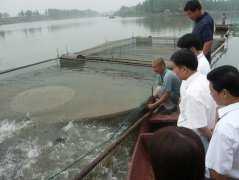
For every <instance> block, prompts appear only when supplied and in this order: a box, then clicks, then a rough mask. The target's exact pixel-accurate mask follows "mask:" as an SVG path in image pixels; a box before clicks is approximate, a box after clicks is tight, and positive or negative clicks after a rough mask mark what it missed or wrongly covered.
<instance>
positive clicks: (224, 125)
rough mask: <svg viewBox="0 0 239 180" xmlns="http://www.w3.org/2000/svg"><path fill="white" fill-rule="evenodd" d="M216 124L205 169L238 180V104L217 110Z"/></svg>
mask: <svg viewBox="0 0 239 180" xmlns="http://www.w3.org/2000/svg"><path fill="white" fill-rule="evenodd" d="M218 114H219V118H220V120H219V122H218V123H217V125H216V127H215V130H214V132H213V135H212V139H211V141H210V144H209V148H208V151H207V154H206V167H207V168H209V169H213V170H215V171H216V172H217V173H219V174H222V175H226V176H229V177H231V178H236V179H239V103H234V104H231V105H228V106H226V107H223V108H221V109H219V111H218Z"/></svg>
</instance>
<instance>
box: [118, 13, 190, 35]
mask: <svg viewBox="0 0 239 180" xmlns="http://www.w3.org/2000/svg"><path fill="white" fill-rule="evenodd" d="M121 22H122V24H123V25H128V24H137V25H138V26H139V27H144V28H146V29H149V30H150V32H158V31H162V30H175V29H176V30H177V31H179V32H180V31H183V30H185V29H188V28H190V27H191V26H192V23H191V22H190V21H189V20H187V19H186V18H185V17H184V16H149V17H145V18H137V19H130V20H127V19H122V21H121ZM182 22H184V23H182Z"/></svg>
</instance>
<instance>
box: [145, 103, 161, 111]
mask: <svg viewBox="0 0 239 180" xmlns="http://www.w3.org/2000/svg"><path fill="white" fill-rule="evenodd" d="M157 106H158V104H157V102H155V103H150V104H148V106H147V107H148V108H149V109H150V110H154V109H155V108H157Z"/></svg>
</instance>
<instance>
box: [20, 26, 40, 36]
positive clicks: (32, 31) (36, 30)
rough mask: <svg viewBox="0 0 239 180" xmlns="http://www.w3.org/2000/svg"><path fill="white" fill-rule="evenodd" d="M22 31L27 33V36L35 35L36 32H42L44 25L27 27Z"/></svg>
mask: <svg viewBox="0 0 239 180" xmlns="http://www.w3.org/2000/svg"><path fill="white" fill-rule="evenodd" d="M22 32H23V33H24V34H25V37H28V36H33V35H36V34H41V33H42V27H37V28H27V29H23V30H22Z"/></svg>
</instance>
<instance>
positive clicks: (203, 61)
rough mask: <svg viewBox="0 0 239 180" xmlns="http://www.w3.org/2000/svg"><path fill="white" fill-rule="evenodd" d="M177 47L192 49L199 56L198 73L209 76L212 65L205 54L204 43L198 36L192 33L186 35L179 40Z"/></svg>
mask: <svg viewBox="0 0 239 180" xmlns="http://www.w3.org/2000/svg"><path fill="white" fill-rule="evenodd" d="M177 46H178V47H179V48H186V49H190V50H191V51H192V52H193V53H194V54H195V55H196V56H197V60H198V68H197V71H198V72H200V73H201V74H204V75H207V74H208V73H209V72H210V70H211V68H210V64H209V62H208V60H207V58H206V56H205V55H204V54H203V51H202V48H203V44H202V41H201V40H200V39H199V38H198V36H196V35H195V34H192V33H189V34H185V35H183V36H182V37H180V38H179V40H178V43H177Z"/></svg>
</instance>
